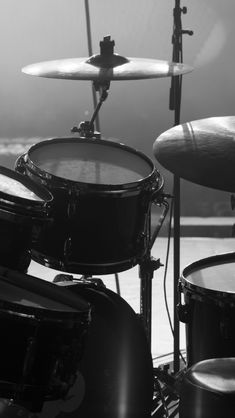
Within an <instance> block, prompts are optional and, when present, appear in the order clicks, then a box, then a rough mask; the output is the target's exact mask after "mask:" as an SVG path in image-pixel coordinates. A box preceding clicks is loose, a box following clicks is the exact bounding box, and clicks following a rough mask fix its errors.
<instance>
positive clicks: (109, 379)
mask: <svg viewBox="0 0 235 418" xmlns="http://www.w3.org/2000/svg"><path fill="white" fill-rule="evenodd" d="M64 286H65V287H66V288H67V289H68V290H70V291H71V292H73V293H74V294H77V295H79V296H80V297H82V298H83V299H84V300H86V301H87V302H89V304H90V305H91V306H92V320H91V324H90V326H89V332H88V336H87V340H86V344H85V349H84V354H83V356H82V360H81V362H80V364H79V367H78V376H79V375H82V380H84V385H85V395H83V394H82V393H81V392H82V391H83V390H82V388H81V389H80V388H79V386H78V391H77V394H76V395H75V393H74V394H73V396H76V397H77V399H82V400H81V402H80V405H79V406H78V407H77V408H76V409H74V410H73V411H72V410H71V409H70V413H68V414H67V413H66V412H65V411H67V410H68V409H69V406H67V405H66V402H67V404H68V405H69V399H70V397H69V396H68V400H67V401H66V400H65V402H64V406H62V407H61V404H60V403H59V402H58V403H55V406H54V408H55V409H53V410H54V411H57V414H59V415H58V416H60V417H61V418H67V417H68V418H77V417H79V418H90V417H96V418H149V417H150V415H151V408H152V402H153V366H152V357H151V352H150V349H149V344H148V342H147V338H146V334H145V332H144V328H143V324H142V322H141V319H140V318H139V317H138V315H137V314H136V313H135V312H134V311H133V310H132V308H131V307H130V306H129V305H128V303H127V302H126V301H125V300H124V299H123V298H121V297H120V296H119V295H117V294H116V293H114V292H112V291H111V290H109V289H107V288H105V287H97V286H96V285H92V284H90V285H87V284H81V283H79V284H76V283H75V284H71V283H69V284H68V285H66V282H64V284H63V287H64ZM78 379H79V380H81V379H80V378H79V377H78ZM75 386H76V384H75ZM68 395H69V394H68ZM71 403H72V401H71ZM49 407H50V405H49V404H48V405H45V408H44V410H43V411H42V414H41V415H40V418H47V416H46V414H47V408H49ZM63 411H64V412H63Z"/></svg>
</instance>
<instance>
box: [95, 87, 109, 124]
mask: <svg viewBox="0 0 235 418" xmlns="http://www.w3.org/2000/svg"><path fill="white" fill-rule="evenodd" d="M93 85H94V88H95V89H96V90H99V92H100V99H99V102H98V104H97V106H96V108H95V110H94V113H93V115H92V118H91V120H90V128H91V127H92V126H93V124H94V121H95V119H96V118H97V116H98V113H99V110H100V108H101V106H102V104H103V102H104V101H105V100H106V99H107V97H108V89H109V86H110V83H109V82H106V83H105V84H102V85H96V83H95V82H94V83H93Z"/></svg>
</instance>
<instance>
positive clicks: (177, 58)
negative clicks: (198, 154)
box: [169, 0, 193, 373]
mask: <svg viewBox="0 0 235 418" xmlns="http://www.w3.org/2000/svg"><path fill="white" fill-rule="evenodd" d="M182 13H183V14H186V13H187V8H186V7H183V8H181V7H180V0H175V8H174V10H173V16H174V25H173V36H172V44H173V52H172V60H173V62H180V63H182V62H183V44H182V35H184V34H187V35H190V36H191V35H193V32H192V31H189V30H183V29H182V22H181V15H182ZM181 93H182V75H180V76H174V77H172V79H171V88H170V104H169V108H170V110H174V112H175V115H174V126H176V125H179V124H180V110H181ZM173 195H174V372H175V373H176V372H178V371H179V367H180V363H179V350H180V349H179V345H180V344H179V319H178V315H177V305H178V302H179V300H178V299H179V296H178V279H179V276H180V178H179V177H178V176H176V175H174V186H173Z"/></svg>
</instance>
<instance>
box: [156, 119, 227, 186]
mask: <svg viewBox="0 0 235 418" xmlns="http://www.w3.org/2000/svg"><path fill="white" fill-rule="evenodd" d="M153 153H154V156H155V158H156V159H157V161H159V163H160V164H162V166H163V167H165V168H166V169H168V170H169V171H171V172H172V173H173V174H175V175H177V176H179V177H182V178H183V179H185V180H189V181H191V182H193V183H197V184H200V185H202V186H207V187H211V188H214V189H219V190H223V191H228V192H235V116H225V117H212V118H208V119H201V120H196V121H193V122H187V123H184V124H182V125H178V126H175V127H173V128H171V129H169V130H168V131H166V132H164V133H163V134H161V135H160V136H159V137H158V138H157V139H156V141H155V142H154V146H153Z"/></svg>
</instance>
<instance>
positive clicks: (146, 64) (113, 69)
mask: <svg viewBox="0 0 235 418" xmlns="http://www.w3.org/2000/svg"><path fill="white" fill-rule="evenodd" d="M99 57H100V56H99V55H95V56H93V57H91V58H88V59H87V58H67V59H61V60H55V61H45V62H39V63H35V64H31V65H27V66H26V67H24V68H22V72H23V73H25V74H29V75H34V76H37V77H46V78H60V79H67V80H92V81H99V82H102V81H106V80H107V81H111V80H138V79H148V78H160V77H170V76H175V75H181V74H185V73H188V72H190V71H192V68H191V67H189V66H188V65H185V64H180V63H172V62H168V61H161V60H152V59H144V58H127V59H126V60H125V62H122V63H121V64H118V65H117V66H110V67H105V63H104V62H102V59H101V60H98V58H99ZM114 57H115V58H120V56H118V55H117V54H114ZM96 58H97V61H99V65H96V64H95V62H96ZM122 58H123V57H122Z"/></svg>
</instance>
